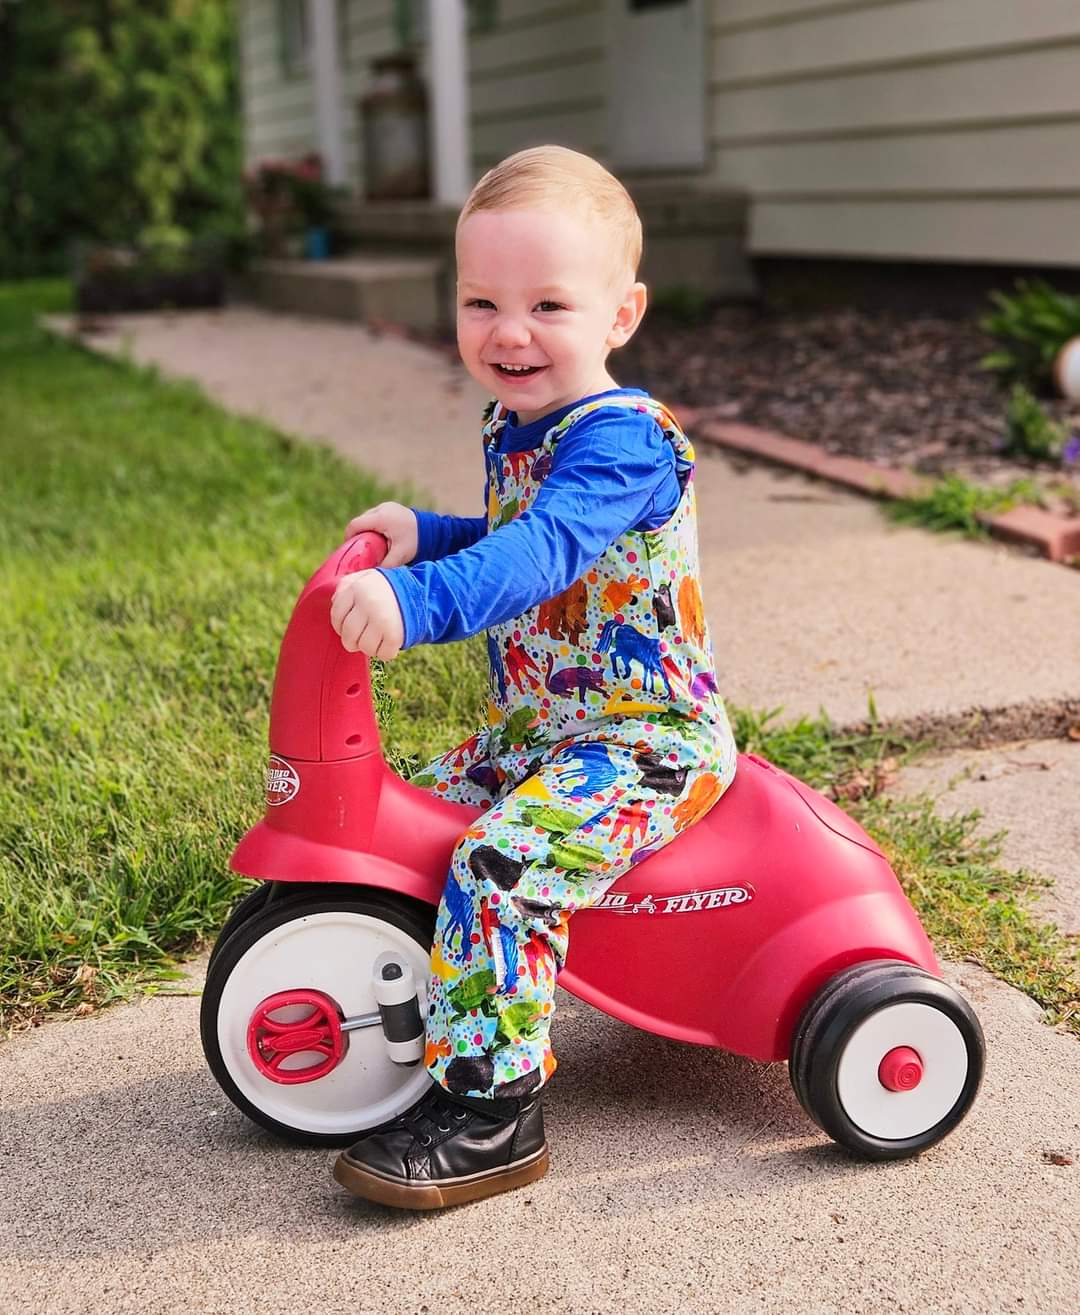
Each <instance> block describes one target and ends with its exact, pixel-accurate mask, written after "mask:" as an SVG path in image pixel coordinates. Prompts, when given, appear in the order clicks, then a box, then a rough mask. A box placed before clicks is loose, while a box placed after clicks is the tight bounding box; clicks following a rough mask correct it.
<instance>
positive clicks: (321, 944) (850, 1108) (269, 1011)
mask: <svg viewBox="0 0 1080 1315" xmlns="http://www.w3.org/2000/svg"><path fill="white" fill-rule="evenodd" d="M384 551H385V543H384V541H383V539H382V538H381V537H380V536H379V535H375V534H362V535H359V536H358V537H357V538H355V539H353V540H350V541H349V542H348V543H346V544H345V545H344V546H343V547H341V548H339V549H337V551H335V552H334V553H333V554H332V555H331V557H330V558H328V560H327V561H326V562H324V563H323V565H322V566H321V567H320V568H319V570H318V571H316V572H315V574H314V575H313V576H312V578H311V579H310V580H309V581H308V583H307V585H306V586H305V588H304V590H303V592H302V593H301V595H300V598H299V600H298V602H297V604H296V608H295V610H294V612H293V615H292V619H291V620H290V622H289V626H288V629H287V630H286V633H285V638H284V640H283V642H282V646H281V656H280V659H279V661H278V669H277V677H276V680H275V684H274V693H273V702H272V706H271V717H270V750H271V753H270V764H269V768H268V771H267V809H266V816H265V817H264V819H263V820H262V821H261V822H259V823H258V825H257V826H255V827H254V828H252V830H251V831H249V832H248V833H247V835H246V836H245V837H244V838H243V840H242V841H241V842H240V844H239V845H238V846H237V849H236V851H235V853H234V854H233V858H232V866H233V868H234V869H235V870H236V871H238V872H242V873H244V874H246V875H247V876H251V877H258V878H260V879H261V882H262V884H260V885H259V886H257V887H256V888H255V889H254V890H252V891H251V892H250V893H249V894H248V895H247V896H245V898H244V899H242V900H241V901H240V903H239V904H238V905H237V907H236V908H235V910H234V911H233V913H232V916H231V917H230V918H229V920H228V921H227V922H226V924H225V926H224V927H223V928H222V931H221V934H220V936H219V937H218V940H217V944H216V945H215V946H214V951H213V955H212V957H211V960H210V968H209V972H208V976H207V981H206V990H205V993H204V995H203V1006H202V1038H203V1046H204V1048H205V1051H206V1057H207V1060H208V1061H209V1064H210V1068H211V1070H212V1071H213V1073H214V1076H215V1077H216V1078H217V1080H218V1082H220V1084H221V1086H222V1088H223V1089H224V1091H225V1093H226V1094H227V1095H228V1096H229V1098H230V1099H231V1100H232V1101H233V1103H234V1104H235V1105H237V1106H238V1107H239V1108H240V1109H241V1110H243V1111H244V1113H245V1114H247V1115H249V1116H250V1117H251V1118H252V1119H254V1120H255V1121H256V1122H258V1123H261V1124H262V1125H263V1126H265V1127H267V1128H270V1129H272V1130H273V1131H275V1132H278V1133H281V1134H283V1135H285V1136H286V1137H289V1138H292V1139H295V1140H301V1141H306V1142H314V1143H325V1144H339V1143H345V1142H350V1141H352V1140H354V1139H355V1138H356V1137H357V1135H358V1134H359V1133H360V1132H362V1131H363V1130H364V1129H366V1128H370V1127H372V1126H373V1125H374V1124H376V1123H380V1122H382V1121H383V1120H385V1119H388V1118H391V1117H393V1116H394V1115H395V1114H398V1113H400V1112H401V1111H403V1110H405V1109H406V1108H408V1106H410V1105H411V1104H412V1103H413V1102H414V1101H415V1100H416V1099H417V1098H418V1097H419V1096H420V1095H421V1094H422V1092H423V1091H424V1090H425V1088H426V1087H427V1085H428V1082H429V1078H428V1076H427V1073H426V1070H425V1068H424V1065H423V1063H422V1062H421V1061H422V1059H423V1052H424V1019H425V1017H426V1014H427V983H428V980H429V974H430V971H431V967H430V949H431V944H432V934H433V928H434V923H435V910H436V907H437V905H438V902H439V898H440V896H441V894H442V888H443V883H444V881H445V879H446V873H447V870H448V868H449V863H450V856H451V852H452V851H453V848H454V845H455V843H456V841H457V839H458V838H459V837H460V836H461V834H462V833H463V832H464V831H465V830H466V828H467V827H468V825H469V824H470V822H471V821H472V820H473V819H474V818H475V817H476V816H477V815H478V813H479V811H480V810H478V809H476V808H471V807H466V806H465V805H463V804H458V803H450V802H447V801H445V800H440V799H438V798H436V797H435V796H433V795H431V794H429V793H428V792H426V791H424V790H421V789H419V788H417V787H415V786H411V785H408V784H406V783H405V782H404V781H402V780H401V779H400V778H398V777H397V776H395V775H394V773H393V772H391V771H390V769H389V768H388V767H387V765H386V763H385V762H384V760H383V757H382V754H381V752H380V746H379V734H378V728H377V726H376V722H375V716H374V712H373V709H372V703H371V690H370V683H369V672H368V659H367V657H366V656H365V655H364V654H362V653H347V652H345V650H344V649H343V648H342V646H341V642H340V640H339V639H338V637H337V635H336V634H335V633H334V631H333V629H332V627H331V625H330V600H331V597H332V595H333V592H334V588H335V584H336V580H337V578H338V577H339V576H340V575H343V574H345V573H347V572H351V571H356V570H361V569H364V568H366V567H370V566H375V565H377V564H378V562H379V561H380V560H381V558H382V555H383V553H384ZM559 982H560V985H562V986H564V987H565V988H566V989H567V990H568V991H570V992H572V993H573V994H574V995H576V996H578V997H579V998H580V999H582V1000H586V1001H588V1002H589V1003H590V1004H594V1005H596V1006H597V1007H598V1008H600V1009H603V1010H604V1011H605V1012H606V1013H609V1014H611V1015H612V1016H613V1017H615V1018H620V1019H623V1020H624V1021H625V1022H628V1023H633V1024H634V1025H635V1026H636V1027H640V1028H644V1029H645V1030H646V1031H649V1032H656V1033H657V1034H659V1035H660V1036H667V1037H674V1038H675V1039H676V1040H679V1041H693V1042H696V1043H698V1044H699V1045H707V1046H720V1047H722V1048H723V1049H725V1050H730V1051H733V1052H735V1053H736V1054H740V1055H747V1056H749V1057H751V1058H753V1059H760V1060H776V1059H787V1060H788V1061H789V1066H790V1074H791V1082H792V1085H793V1087H794V1088H795V1093H796V1095H797V1096H798V1098H799V1100H800V1101H801V1102H802V1105H803V1108H804V1109H805V1110H806V1112H807V1114H809V1116H810V1117H811V1118H812V1119H813V1120H814V1121H815V1122H816V1123H818V1124H819V1125H820V1126H821V1127H822V1128H824V1130H825V1131H826V1132H827V1133H828V1134H829V1135H830V1136H831V1137H833V1138H834V1139H835V1140H836V1141H837V1142H839V1143H840V1144H841V1145H842V1146H845V1147H847V1148H848V1149H849V1150H851V1151H854V1152H856V1153H857V1154H859V1155H862V1156H865V1157H867V1158H870V1159H879V1160H886V1159H899V1158H901V1157H903V1156H907V1155H913V1154H915V1153H916V1152H918V1151H921V1150H923V1149H925V1148H926V1147H928V1146H931V1145H933V1143H934V1142H936V1141H938V1140H940V1139H941V1138H942V1137H944V1136H945V1134H946V1133H947V1132H949V1131H950V1130H951V1129H952V1128H954V1127H955V1126H956V1124H958V1123H959V1122H960V1120H961V1119H962V1118H963V1116H964V1114H965V1113H966V1112H967V1110H968V1107H969V1106H970V1105H971V1102H972V1100H973V1099H974V1097H975V1093H976V1091H977V1089H978V1086H979V1081H980V1078H981V1075H982V1067H983V1039H982V1031H981V1029H980V1027H979V1023H978V1020H977V1019H976V1017H975V1015H974V1014H973V1013H972V1011H971V1009H970V1007H969V1006H968V1004H967V1003H966V1002H965V1001H964V1000H963V999H962V998H961V997H960V996H959V995H958V994H957V993H956V992H955V991H954V990H953V989H952V988H951V987H950V986H948V985H946V983H945V982H943V981H942V980H941V978H940V975H939V970H938V965H937V963H936V961H935V959H934V954H933V951H932V949H931V948H930V944H929V942H928V940H927V938H926V935H925V933H924V932H923V929H922V927H921V926H920V924H919V921H918V919H917V918H916V916H915V914H914V912H913V911H912V909H911V906H910V905H909V904H908V902H907V900H906V899H905V897H904V894H903V892H902V891H901V889H900V886H899V884H898V882H897V880H896V877H895V876H894V875H893V873H892V870H891V869H890V867H889V864H888V862H887V861H886V859H885V857H884V855H883V854H882V852H881V851H880V849H878V847H877V845H875V844H874V842H873V841H872V840H871V839H870V838H869V836H867V835H866V833H865V832H864V831H863V830H862V829H861V828H860V827H859V826H858V825H857V824H856V823H855V822H853V821H852V820H851V818H849V817H848V816H847V815H846V814H845V813H843V812H842V811H841V810H840V809H838V808H837V807H836V806H835V805H833V804H832V803H830V802H829V801H828V800H827V799H825V798H823V797H822V796H821V795H820V794H818V793H816V792H815V791H814V790H811V789H810V788H809V787H808V786H806V785H803V784H802V783H801V782H800V781H797V780H796V779H795V778H794V777H792V776H788V775H787V774H786V773H784V772H781V771H779V770H778V769H777V768H775V767H773V766H772V765H771V764H770V763H768V762H766V761H764V759H762V758H758V757H756V756H754V755H749V756H742V757H740V759H739V765H738V772H737V775H736V778H735V781H734V783H733V785H732V786H731V787H730V788H729V789H728V791H727V792H726V794H725V795H724V796H723V797H722V798H721V800H720V801H719V802H718V803H717V804H716V805H715V806H714V807H713V809H712V810H711V811H710V812H709V813H707V814H706V816H705V817H704V818H702V819H701V820H700V821H699V822H697V823H696V824H695V825H694V826H692V827H690V828H689V830H687V831H685V832H683V834H682V835H680V836H679V838H678V839H677V840H675V841H673V842H672V843H671V844H670V845H668V846H667V847H666V848H664V849H662V850H661V851H660V852H659V853H657V854H654V855H652V856H651V857H649V858H647V859H645V860H643V861H642V862H640V863H638V864H637V865H635V866H634V867H633V868H632V869H631V870H630V871H629V872H628V873H626V874H625V875H624V876H622V877H620V878H619V880H618V881H616V882H615V883H614V885H613V886H612V887H611V888H610V889H609V890H608V891H607V893H606V894H605V895H604V897H603V898H602V899H601V901H600V902H599V903H598V904H597V905H595V906H594V907H592V908H588V909H582V910H580V911H579V912H578V914H577V915H575V917H574V920H573V927H572V934H571V936H570V948H569V953H568V957H567V961H566V965H565V967H564V969H563V971H562V973H561V974H560V976H559Z"/></svg>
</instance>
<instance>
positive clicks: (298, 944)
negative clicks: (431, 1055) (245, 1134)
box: [201, 887, 435, 1145]
mask: <svg viewBox="0 0 1080 1315" xmlns="http://www.w3.org/2000/svg"><path fill="white" fill-rule="evenodd" d="M258 893H259V892H258V891H255V892H252V896H254V895H257V894H258ZM248 898H251V896H249V897H248ZM237 912H239V909H238V910H237ZM434 919H435V910H434V909H431V910H428V909H427V908H426V906H422V905H416V904H413V903H411V902H408V901H406V900H403V899H401V898H400V897H397V896H394V895H390V894H387V893H385V892H382V891H371V890H357V889H356V888H352V887H349V888H344V889H343V890H342V891H341V892H340V893H339V892H335V891H329V890H327V889H326V888H323V890H322V891H321V892H320V893H319V894H318V895H312V896H310V897H307V898H305V897H304V896H302V895H301V896H299V897H295V896H292V895H291V894H290V897H289V898H286V899H283V900H280V901H278V900H274V901H272V902H270V903H269V904H268V905H266V906H265V907H263V908H262V909H261V910H259V909H257V910H256V911H255V912H253V913H250V914H249V915H248V916H247V917H246V918H244V919H243V920H241V921H240V922H239V923H238V924H237V926H236V928H235V930H234V931H233V932H231V934H230V935H229V936H228V937H227V938H225V939H222V938H219V945H218V947H216V953H215V956H214V957H213V959H212V961H211V964H210V968H209V970H208V972H207V978H206V987H205V989H204V991H203V1000H202V1019H201V1026H202V1041H203V1049H204V1051H205V1053H206V1059H207V1063H208V1064H209V1066H210V1070H211V1072H212V1073H213V1074H214V1077H215V1078H216V1079H217V1081H218V1082H219V1083H220V1085H221V1088H222V1090H223V1091H224V1092H225V1094H226V1095H227V1096H228V1097H229V1099H230V1100H231V1101H232V1102H233V1104H234V1105H236V1106H237V1108H238V1109H240V1110H242V1111H243V1112H244V1113H245V1114H246V1115H247V1116H248V1117H249V1118H251V1119H253V1120H254V1121H255V1122H256V1123H259V1124H261V1125H262V1126H263V1127H265V1128H269V1129H270V1130H271V1131H272V1132H276V1133H278V1134H280V1135H282V1136H284V1137H287V1138H289V1139H291V1140H296V1141H302V1142H306V1143H308V1144H323V1145H341V1144H344V1143H347V1142H350V1141H353V1140H355V1138H356V1137H357V1136H358V1135H359V1134H360V1133H361V1132H363V1131H364V1130H365V1129H367V1128H371V1127H373V1126H375V1125H376V1124H378V1123H381V1122H383V1121H385V1120H386V1119H390V1118H393V1117H394V1116H395V1115H397V1114H400V1113H401V1112H402V1111H403V1110H405V1109H407V1108H408V1107H409V1106H410V1105H411V1104H412V1103H413V1102H414V1101H415V1100H416V1099H417V1098H418V1097H419V1096H420V1095H422V1094H423V1092H424V1091H426V1090H427V1088H428V1087H429V1086H430V1082H431V1079H430V1078H429V1077H428V1075H427V1072H426V1070H425V1068H424V1065H423V1064H422V1063H417V1064H415V1065H413V1066H408V1065H403V1064H398V1063H395V1062H394V1061H393V1060H391V1058H390V1055H389V1052H388V1049H387V1045H386V1040H385V1036H384V1033H383V1029H382V1027H381V1026H378V1025H375V1026H370V1027H363V1028H359V1029H357V1030H356V1031H351V1032H347V1033H345V1034H340V1030H339V1028H338V1024H339V1023H340V1022H341V1021H343V1020H345V1019H347V1018H353V1017H356V1016H357V1015H361V1014H371V1013H374V1012H377V1010H378V1004H377V1002H376V1000H375V995H374V990H373V985H372V976H373V968H374V963H375V960H376V959H377V958H378V956H379V955H380V954H382V953H383V952H385V951H392V952H393V953H394V954H395V956H396V957H398V958H399V959H400V960H401V961H403V962H404V963H406V964H407V965H408V967H409V968H410V969H411V970H412V974H413V978H414V980H415V982H416V986H417V991H418V995H419V1003H420V1014H421V1018H424V1017H425V1016H426V1010H427V983H428V977H429V973H430V970H431V967H430V964H431V960H430V947H431V941H432V934H433V930H434ZM285 993H288V994H290V995H291V996H293V997H294V998H295V999H296V1000H297V1002H296V1003H287V1004H281V1003H278V1002H277V1001H276V1000H275V997H280V996H282V995H283V994H285ZM301 1001H302V1003H301ZM282 1028H284V1029H286V1030H287V1032H288V1034H289V1041H288V1045H287V1046H284V1047H283V1048H282V1051H283V1053H282V1054H278V1055H275V1054H274V1052H273V1051H272V1050H270V1051H267V1050H266V1048H265V1046H264V1047H263V1048H262V1049H260V1043H258V1042H257V1041H255V1040H253V1038H255V1037H257V1036H262V1037H264V1038H265V1036H266V1035H268V1034H272V1033H273V1031H274V1029H282ZM320 1028H321V1029H322V1032H321V1034H320ZM331 1032H332V1033H333V1034H334V1039H333V1044H332V1045H330V1044H329V1043H327V1042H326V1038H327V1036H328V1035H329V1034H330V1033H331ZM300 1037H310V1046H309V1048H308V1049H304V1050H300V1049H298V1048H297V1038H300ZM285 1051H288V1053H284V1052H285ZM267 1054H270V1056H271V1057H272V1058H273V1063H268V1062H267V1060H266V1055H267Z"/></svg>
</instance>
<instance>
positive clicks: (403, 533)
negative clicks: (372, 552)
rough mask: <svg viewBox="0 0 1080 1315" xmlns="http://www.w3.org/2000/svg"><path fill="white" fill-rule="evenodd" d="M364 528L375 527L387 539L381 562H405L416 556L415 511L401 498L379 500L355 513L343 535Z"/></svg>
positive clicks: (352, 533)
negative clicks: (390, 500)
mask: <svg viewBox="0 0 1080 1315" xmlns="http://www.w3.org/2000/svg"><path fill="white" fill-rule="evenodd" d="M364 530H376V531H377V532H378V533H379V534H381V535H382V536H383V538H384V539H385V540H386V542H387V545H388V546H387V549H386V556H385V557H384V558H383V560H382V561H381V562H380V563H379V565H380V566H386V567H390V566H407V565H408V564H409V562H411V561H412V559H413V558H414V557H415V556H416V547H417V532H416V512H414V511H413V510H412V508H411V507H403V506H402V505H401V503H400V502H380V503H379V505H378V506H377V507H372V508H371V510H370V511H365V512H364V513H363V515H362V516H354V517H353V518H352V520H351V521H349V523H348V525H347V526H346V527H345V537H346V539H351V538H352V537H353V535H354V534H360V533H362V532H363V531H364Z"/></svg>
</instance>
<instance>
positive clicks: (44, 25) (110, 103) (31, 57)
mask: <svg viewBox="0 0 1080 1315" xmlns="http://www.w3.org/2000/svg"><path fill="white" fill-rule="evenodd" d="M234 8H235V6H234V5H233V4H232V3H230V0H109V3H108V4H103V3H100V0H50V2H49V3H48V4H32V3H25V4H5V3H0V278H3V277H11V276H14V277H25V276H27V275H30V274H33V273H38V272H53V273H58V272H67V268H68V260H69V246H70V244H71V242H72V240H73V239H77V238H78V239H84V240H87V241H94V240H97V241H101V242H105V243H108V244H113V245H117V244H122V243H123V244H129V243H132V242H139V243H140V244H141V245H145V244H146V243H147V242H149V243H150V244H151V245H157V246H160V245H161V239H162V237H163V235H168V234H174V235H175V233H176V231H177V230H183V231H184V232H187V233H192V234H195V235H198V236H209V235H217V236H218V237H220V238H222V239H225V240H226V241H228V240H230V239H232V238H234V237H235V236H236V235H237V234H241V233H242V232H243V231H244V228H245V215H244V204H243V193H242V187H241V128H240V115H239V110H238V101H239V96H238V84H237V72H236V70H237V62H238V61H237V57H236V51H235V33H234V28H233V14H234Z"/></svg>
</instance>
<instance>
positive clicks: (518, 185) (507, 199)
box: [457, 146, 642, 277]
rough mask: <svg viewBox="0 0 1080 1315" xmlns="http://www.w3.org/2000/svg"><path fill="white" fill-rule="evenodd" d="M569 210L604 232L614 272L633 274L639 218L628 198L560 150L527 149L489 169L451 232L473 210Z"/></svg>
mask: <svg viewBox="0 0 1080 1315" xmlns="http://www.w3.org/2000/svg"><path fill="white" fill-rule="evenodd" d="M552 204H555V205H557V206H559V207H560V208H562V207H564V206H575V207H577V208H578V209H579V210H582V211H585V212H587V213H588V214H590V216H591V217H593V218H595V219H597V220H599V221H600V222H601V223H602V224H604V225H606V226H607V227H608V229H609V230H610V232H611V234H612V236H613V238H614V241H613V248H612V249H613V255H614V256H615V257H616V264H617V267H618V272H619V273H620V274H621V273H622V271H623V269H624V268H625V269H626V270H628V271H629V273H630V275H631V277H635V276H636V275H637V268H638V265H639V264H640V262H641V245H642V239H641V219H640V218H639V216H638V212H637V207H636V206H635V205H634V202H633V201H632V200H631V198H630V193H629V192H628V191H627V190H626V188H625V187H624V186H623V185H622V183H620V182H619V180H618V179H617V178H616V177H615V175H614V174H612V173H609V172H608V170H607V169H605V168H604V166H603V165H602V164H600V162H599V161H598V160H594V159H593V158H592V156H590V155H583V154H582V153H581V152H580V151H572V150H570V149H569V148H568V147H566V146H530V147H529V148H528V149H527V150H524V151H518V152H516V154H514V155H510V156H507V158H506V159H505V160H503V161H501V163H499V164H497V165H495V167H494V168H492V169H489V170H488V171H487V173H486V174H484V176H483V178H481V179H480V181H479V182H478V183H477V184H476V186H475V187H474V188H473V189H472V191H471V192H470V193H469V196H468V199H467V200H466V202H465V205H464V206H463V207H462V210H461V214H460V215H459V216H458V221H457V228H458V231H459V232H460V230H461V225H462V224H463V223H464V222H465V220H466V219H468V217H469V216H470V215H472V214H475V213H476V212H477V211H478V210H523V209H526V208H527V207H529V206H530V205H552Z"/></svg>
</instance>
